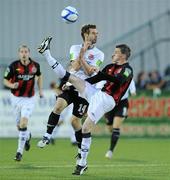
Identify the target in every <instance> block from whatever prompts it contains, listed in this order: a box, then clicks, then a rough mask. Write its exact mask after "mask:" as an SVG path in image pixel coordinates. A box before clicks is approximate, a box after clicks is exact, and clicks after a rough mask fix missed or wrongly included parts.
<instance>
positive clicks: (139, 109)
mask: <svg viewBox="0 0 170 180" xmlns="http://www.w3.org/2000/svg"><path fill="white" fill-rule="evenodd" d="M0 95H1V96H0V137H17V136H18V133H17V131H16V124H15V120H14V119H13V115H12V106H11V101H10V93H9V91H7V90H1V91H0ZM54 103H55V95H54V93H53V92H52V91H51V90H45V91H44V98H41V99H40V98H39V97H38V95H36V104H35V109H34V112H33V114H32V117H31V118H30V121H29V126H28V127H29V129H30V130H31V132H32V134H33V137H41V136H42V135H43V134H44V132H45V130H46V122H47V120H48V116H49V114H50V112H51V110H52V109H53V106H54ZM129 105H130V108H129V111H128V118H127V119H126V120H125V122H124V123H123V126H122V129H121V131H122V135H123V136H126V137H127V136H128V137H131V136H135V137H143V136H150V137H155V136H163V137H169V136H170V96H169V95H167V96H162V97H159V98H152V97H148V95H146V94H145V95H140V96H138V97H136V98H133V99H130V103H129ZM70 116H71V108H68V109H66V110H65V111H64V112H63V119H64V122H65V123H63V124H62V126H61V127H60V128H59V130H58V131H57V136H58V137H69V136H70V128H71V126H70V123H69V117H70ZM93 134H94V135H97V136H103V135H108V134H109V132H108V130H107V128H106V125H105V120H104V119H102V120H101V121H99V123H98V124H97V125H96V127H95V129H94V131H93Z"/></svg>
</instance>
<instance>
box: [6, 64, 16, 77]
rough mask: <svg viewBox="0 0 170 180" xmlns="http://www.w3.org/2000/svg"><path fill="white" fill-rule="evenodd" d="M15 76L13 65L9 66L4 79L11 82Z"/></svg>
mask: <svg viewBox="0 0 170 180" xmlns="http://www.w3.org/2000/svg"><path fill="white" fill-rule="evenodd" d="M13 76H14V72H13V68H12V64H11V65H10V66H8V67H7V68H6V70H5V73H4V79H7V80H10V79H11V78H12V77H13Z"/></svg>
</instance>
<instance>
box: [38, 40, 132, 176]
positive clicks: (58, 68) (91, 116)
mask: <svg viewBox="0 0 170 180" xmlns="http://www.w3.org/2000/svg"><path fill="white" fill-rule="evenodd" d="M51 39H52V38H51V37H48V38H46V39H45V40H44V41H43V42H42V43H41V45H40V47H39V48H38V51H39V52H40V53H42V54H47V53H50V51H49V49H50V42H51ZM82 51H85V49H83V47H82ZM130 53H131V50H130V48H129V47H128V46H127V45H126V44H121V45H117V46H116V48H115V50H114V53H113V55H112V64H110V65H107V66H106V67H105V68H104V69H103V71H101V72H100V71H99V72H98V74H97V75H95V76H93V77H91V78H89V79H87V80H82V79H80V78H78V77H76V76H75V75H72V74H70V73H69V72H67V71H66V70H65V69H64V68H63V66H62V65H61V64H60V63H59V62H58V61H57V60H56V59H54V58H53V57H51V58H46V56H45V58H46V60H47V62H48V64H49V65H50V66H51V67H52V69H53V71H54V72H55V73H56V74H57V76H58V78H62V79H63V80H66V81H68V82H70V83H71V84H72V85H73V86H74V87H75V88H76V89H77V90H78V91H79V92H80V94H81V95H82V96H83V97H84V98H86V99H87V101H88V102H89V107H88V111H87V114H88V117H87V118H86V120H85V121H84V123H83V127H82V137H83V139H82V143H81V159H80V161H79V163H78V165H77V166H76V169H75V171H74V172H73V175H81V174H83V172H84V171H85V170H86V169H87V156H88V152H89V149H90V145H91V131H92V129H93V128H94V126H95V124H96V123H97V122H98V121H99V120H100V119H101V117H102V116H103V115H104V114H105V113H106V112H109V111H110V110H112V109H113V108H114V107H115V105H116V104H118V103H119V101H120V100H121V98H122V96H123V95H124V94H125V92H126V90H127V89H128V87H129V85H130V83H131V80H132V78H133V69H132V68H131V66H130V65H129V63H128V58H129V57H130ZM83 61H84V59H83V58H82V59H80V63H83ZM94 71H96V69H94ZM102 80H106V84H105V85H104V88H102V90H98V89H96V88H95V87H94V86H92V85H91V84H94V83H97V82H99V81H102ZM90 83H91V84H90Z"/></svg>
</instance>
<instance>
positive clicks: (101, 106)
mask: <svg viewBox="0 0 170 180" xmlns="http://www.w3.org/2000/svg"><path fill="white" fill-rule="evenodd" d="M114 106H115V101H114V99H113V98H112V97H111V96H110V95H108V94H106V93H104V92H102V91H98V92H96V93H95V94H94V95H93V96H92V98H91V100H90V103H89V107H88V111H87V114H88V116H89V117H90V119H91V120H92V121H94V122H95V123H97V122H98V121H99V120H100V119H101V118H102V117H103V115H104V114H105V113H107V112H109V111H111V110H112V109H113V108H114Z"/></svg>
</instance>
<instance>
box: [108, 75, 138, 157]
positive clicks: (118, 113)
mask: <svg viewBox="0 0 170 180" xmlns="http://www.w3.org/2000/svg"><path fill="white" fill-rule="evenodd" d="M129 92H130V94H131V95H132V96H135V95H136V86H135V82H134V80H133V79H132V81H131V83H130V86H129V88H128V89H127V91H126V93H125V95H124V96H123V97H122V99H121V101H120V102H119V104H118V105H116V106H115V107H114V109H112V110H111V111H110V112H108V113H106V114H105V118H106V124H107V128H108V130H109V131H110V132H111V139H110V147H109V150H108V151H107V153H106V155H105V157H106V158H108V159H111V158H112V155H113V150H114V149H115V147H116V144H117V142H118V140H119V137H120V127H121V125H122V122H123V121H124V119H125V118H127V116H128V114H127V113H128V107H129V104H128V96H129Z"/></svg>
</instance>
